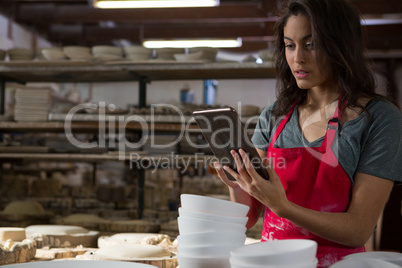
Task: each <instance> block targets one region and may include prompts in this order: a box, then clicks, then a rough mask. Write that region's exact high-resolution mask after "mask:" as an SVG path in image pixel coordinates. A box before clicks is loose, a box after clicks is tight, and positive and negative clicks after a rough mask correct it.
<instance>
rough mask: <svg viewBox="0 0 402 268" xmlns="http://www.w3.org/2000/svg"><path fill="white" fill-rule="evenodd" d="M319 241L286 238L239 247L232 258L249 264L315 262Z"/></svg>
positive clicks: (231, 255) (233, 252) (232, 254)
mask: <svg viewBox="0 0 402 268" xmlns="http://www.w3.org/2000/svg"><path fill="white" fill-rule="evenodd" d="M316 253H317V242H315V241H313V240H308V239H285V240H275V241H267V242H261V243H255V244H251V245H245V246H242V247H238V248H236V249H234V250H232V251H231V252H230V257H231V259H233V260H235V261H237V262H239V263H247V264H249V265H262V264H265V265H291V264H300V263H301V264H308V263H313V262H314V260H315V258H316Z"/></svg>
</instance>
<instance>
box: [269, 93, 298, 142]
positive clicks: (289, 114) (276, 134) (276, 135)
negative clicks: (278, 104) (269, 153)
mask: <svg viewBox="0 0 402 268" xmlns="http://www.w3.org/2000/svg"><path fill="white" fill-rule="evenodd" d="M299 101H300V99H299V100H297V101H296V102H295V103H293V105H292V107H291V108H290V111H289V112H288V113H287V114H286V116H285V117H284V118H283V119H282V121H281V123H280V124H279V126H278V128H277V129H276V130H275V132H274V135H273V136H272V140H271V142H270V143H269V147H268V148H270V147H271V148H272V147H274V144H275V142H276V140H277V139H278V137H279V134H281V132H282V130H283V129H284V127H285V125H286V123H287V122H288V121H289V118H290V116H291V115H292V113H293V110H294V109H295V107H296V105H297V104H298V103H299Z"/></svg>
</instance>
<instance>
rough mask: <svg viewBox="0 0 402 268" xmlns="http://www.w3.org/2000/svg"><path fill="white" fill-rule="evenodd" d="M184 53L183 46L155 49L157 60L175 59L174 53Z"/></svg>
mask: <svg viewBox="0 0 402 268" xmlns="http://www.w3.org/2000/svg"><path fill="white" fill-rule="evenodd" d="M182 53H184V48H173V47H172V48H170V47H166V48H158V49H157V50H156V57H157V59H158V60H175V58H174V54H182Z"/></svg>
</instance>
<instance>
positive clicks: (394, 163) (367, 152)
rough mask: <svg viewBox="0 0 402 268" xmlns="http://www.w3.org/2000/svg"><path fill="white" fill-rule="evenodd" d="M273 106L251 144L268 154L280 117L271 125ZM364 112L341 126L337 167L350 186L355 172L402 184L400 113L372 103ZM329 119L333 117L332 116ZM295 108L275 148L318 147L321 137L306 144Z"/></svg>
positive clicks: (383, 103)
mask: <svg viewBox="0 0 402 268" xmlns="http://www.w3.org/2000/svg"><path fill="white" fill-rule="evenodd" d="M274 105H275V103H274V104H272V105H270V106H268V107H266V108H265V109H264V110H263V111H262V113H261V115H260V117H259V120H258V123H257V126H256V128H255V131H254V134H253V137H252V142H253V144H254V146H255V147H256V148H258V149H261V150H264V151H267V150H268V146H269V143H270V140H271V138H272V135H273V134H274V133H275V130H276V128H277V127H278V125H279V123H280V121H282V119H283V117H281V118H279V119H278V120H276V122H274V120H273V118H272V116H271V112H272V109H273V106H274ZM367 109H368V111H369V112H370V114H371V117H372V118H371V119H370V117H369V116H368V115H367V113H366V112H362V113H361V114H360V115H359V116H358V117H357V118H355V119H353V120H350V121H348V122H346V123H345V124H343V125H342V126H341V127H340V131H339V135H338V139H337V142H336V143H335V142H334V146H333V147H332V149H333V151H334V152H335V154H336V155H337V158H338V161H339V163H340V165H341V166H342V167H343V169H344V170H345V172H346V174H347V175H348V176H349V178H350V181H351V182H352V183H353V181H354V180H353V178H354V175H355V174H356V172H362V173H366V174H369V175H373V176H377V177H380V178H385V179H390V180H393V181H396V182H402V113H401V112H400V111H399V110H398V109H397V108H396V107H395V106H394V105H392V104H390V103H388V102H386V101H382V100H372V101H370V102H369V103H368V105H367ZM331 116H332V115H331ZM298 118H299V116H298V111H297V107H296V108H295V109H294V111H293V113H292V115H291V117H290V119H289V122H288V123H287V124H286V126H285V127H284V129H283V131H282V133H281V134H280V135H279V137H278V139H277V141H276V142H275V147H278V148H295V147H319V146H321V143H322V141H323V138H324V137H321V138H319V139H317V140H315V141H312V142H308V141H307V140H306V139H305V138H304V136H303V134H302V132H301V130H300V127H299V122H298Z"/></svg>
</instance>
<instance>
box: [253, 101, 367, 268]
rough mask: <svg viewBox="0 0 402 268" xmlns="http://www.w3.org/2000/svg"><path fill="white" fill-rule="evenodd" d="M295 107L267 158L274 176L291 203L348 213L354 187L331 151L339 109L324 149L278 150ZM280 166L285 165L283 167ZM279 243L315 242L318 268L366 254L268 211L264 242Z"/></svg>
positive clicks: (263, 231)
mask: <svg viewBox="0 0 402 268" xmlns="http://www.w3.org/2000/svg"><path fill="white" fill-rule="evenodd" d="M295 107H296V104H294V105H293V107H292V109H291V111H290V112H289V113H288V114H287V115H286V117H285V118H284V119H283V120H282V121H281V123H280V124H279V126H278V128H277V130H276V132H275V133H274V135H273V138H272V141H271V143H270V145H269V148H268V153H267V157H273V164H274V168H275V172H276V173H277V174H278V176H279V178H280V179H281V182H282V184H283V186H284V188H285V191H286V196H287V198H288V199H289V200H290V201H291V202H293V203H295V204H297V205H299V206H302V207H305V208H309V209H314V210H317V211H325V212H345V211H346V210H347V208H348V204H349V197H350V191H351V183H350V180H349V177H348V175H347V174H346V173H345V171H344V170H343V168H342V166H341V165H340V164H339V162H338V160H337V158H336V156H335V154H334V152H333V150H332V144H333V141H334V140H335V139H336V134H337V130H338V122H339V121H340V120H339V109H338V107H337V109H336V111H335V114H334V117H333V118H332V119H331V120H330V121H329V123H328V126H327V131H326V134H325V137H324V140H323V142H322V145H321V147H300V148H283V149H281V148H275V147H274V144H275V141H276V140H277V138H278V136H279V134H280V133H281V132H282V130H283V128H284V127H285V125H286V123H287V122H288V121H289V118H290V116H291V114H292V113H293V110H294V109H295ZM278 163H283V166H281V165H279V164H278ZM277 239H311V240H315V241H316V242H317V243H318V249H317V258H318V267H328V266H330V265H331V264H333V263H335V262H337V261H339V260H340V259H342V257H343V256H346V255H349V254H352V253H358V252H364V251H365V248H364V247H360V248H352V247H347V246H344V245H341V244H338V243H335V242H332V241H329V240H327V239H324V238H322V237H319V236H317V235H315V234H313V233H310V232H309V231H307V230H306V229H303V228H301V227H299V226H297V225H295V224H294V223H292V222H290V221H289V220H286V219H284V218H280V217H278V216H276V215H275V214H274V213H273V212H272V211H270V210H269V208H267V207H266V208H265V212H264V225H263V230H262V236H261V241H268V240H277Z"/></svg>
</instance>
